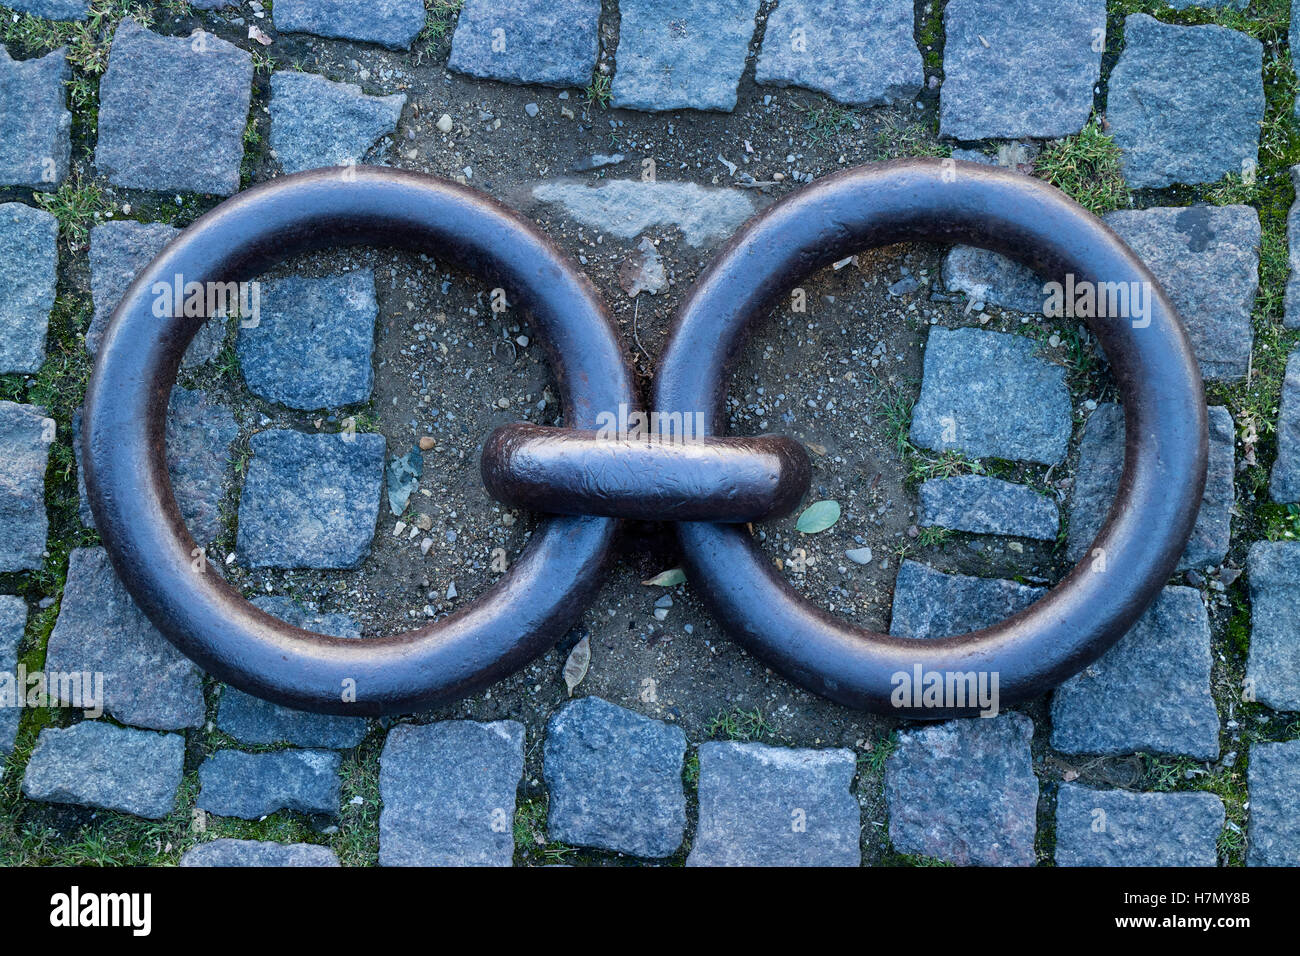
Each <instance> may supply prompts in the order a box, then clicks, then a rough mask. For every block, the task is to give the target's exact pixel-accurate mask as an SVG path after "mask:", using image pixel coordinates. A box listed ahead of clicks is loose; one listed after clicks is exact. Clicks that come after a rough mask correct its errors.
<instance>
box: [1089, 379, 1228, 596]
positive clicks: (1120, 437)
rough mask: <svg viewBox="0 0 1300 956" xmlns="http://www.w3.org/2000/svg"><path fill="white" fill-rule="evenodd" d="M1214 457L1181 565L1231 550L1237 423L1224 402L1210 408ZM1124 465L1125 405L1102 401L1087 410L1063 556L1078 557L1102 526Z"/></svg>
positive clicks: (1217, 560) (1203, 563) (1200, 563)
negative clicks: (1234, 452) (1229, 548)
mask: <svg viewBox="0 0 1300 956" xmlns="http://www.w3.org/2000/svg"><path fill="white" fill-rule="evenodd" d="M1208 414H1209V422H1210V457H1209V462H1208V466H1207V469H1206V473H1205V494H1204V496H1203V497H1202V498H1201V510H1200V512H1199V513H1198V514H1197V516H1196V524H1195V526H1194V527H1193V528H1192V537H1191V539H1190V540H1188V542H1187V547H1186V548H1185V549H1184V551H1183V555H1182V557H1181V558H1179V559H1178V570H1180V571H1183V570H1186V569H1188V568H1205V567H1212V566H1216V565H1219V564H1222V563H1223V559H1224V558H1225V557H1227V554H1228V533H1229V530H1230V525H1231V522H1232V508H1233V504H1234V502H1235V500H1236V491H1235V489H1234V487H1233V473H1234V471H1235V464H1234V460H1233V449H1234V444H1235V441H1236V429H1235V427H1234V425H1233V423H1232V416H1231V415H1230V414H1228V410H1227V409H1226V408H1224V407H1223V406H1221V405H1212V406H1211V407H1210V408H1209V409H1208ZM1123 470H1124V409H1123V408H1122V407H1120V406H1119V405H1117V404H1115V403H1114V402H1103V403H1102V404H1100V405H1098V406H1097V408H1096V409H1095V410H1094V411H1093V412H1092V414H1090V415H1089V416H1088V421H1087V423H1086V424H1085V425H1084V426H1083V438H1082V439H1080V441H1079V467H1078V470H1077V471H1076V472H1075V476H1074V489H1073V491H1072V492H1071V494H1070V512H1069V513H1070V526H1069V529H1068V530H1067V532H1066V537H1065V556H1066V557H1067V558H1068V559H1069V560H1070V561H1079V560H1080V559H1081V558H1083V556H1084V555H1085V554H1087V553H1088V548H1089V547H1090V546H1091V545H1092V541H1093V539H1094V538H1096V537H1097V532H1098V531H1100V530H1101V525H1102V522H1103V521H1105V520H1106V514H1107V513H1108V512H1109V511H1110V503H1111V502H1112V501H1114V500H1115V493H1116V492H1117V491H1118V490H1119V477H1120V473H1121V472H1122V471H1123Z"/></svg>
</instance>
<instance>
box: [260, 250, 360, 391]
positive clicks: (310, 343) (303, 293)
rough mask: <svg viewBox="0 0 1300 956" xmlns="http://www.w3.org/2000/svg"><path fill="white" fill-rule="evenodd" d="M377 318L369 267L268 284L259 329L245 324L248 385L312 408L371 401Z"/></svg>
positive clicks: (293, 277) (298, 277) (287, 279)
mask: <svg viewBox="0 0 1300 956" xmlns="http://www.w3.org/2000/svg"><path fill="white" fill-rule="evenodd" d="M378 315H379V306H378V305H377V304H376V302H375V276H374V273H373V272H372V271H371V270H370V269H356V270H354V271H352V272H345V273H343V274H341V275H333V276H326V277H324V278H320V279H315V278H304V277H300V276H290V277H288V278H284V279H277V280H275V281H273V282H264V283H262V301H261V313H260V316H259V320H258V322H257V324H256V325H251V324H246V323H243V322H241V323H240V327H239V338H238V351H239V364H240V367H241V369H242V370H243V373H244V381H245V382H247V383H248V387H249V389H250V390H252V391H253V392H254V393H256V394H258V395H260V396H262V397H263V398H266V399H269V400H271V401H273V402H279V403H280V404H282V405H287V406H288V407H290V408H298V409H304V410H307V411H310V410H313V409H317V408H336V407H338V406H340V405H352V404H354V403H356V402H364V401H366V400H368V399H369V398H370V389H371V388H372V387H373V385H374V379H375V375H374V370H373V369H372V368H371V365H370V356H371V353H372V352H373V351H374V348H375V318H376V316H378Z"/></svg>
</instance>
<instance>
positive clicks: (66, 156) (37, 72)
mask: <svg viewBox="0 0 1300 956" xmlns="http://www.w3.org/2000/svg"><path fill="white" fill-rule="evenodd" d="M67 54H68V48H67V47H59V48H58V49H57V50H54V51H53V52H51V53H47V54H45V56H42V57H32V58H31V59H30V60H14V59H12V58H10V56H9V51H8V50H7V49H5V48H4V47H3V46H0V186H26V187H28V188H31V189H36V190H50V191H52V190H55V189H58V188H59V185H60V184H61V183H62V182H63V180H64V179H65V178H67V175H68V164H69V163H70V162H71V159H72V114H71V113H70V112H68V107H67V98H66V95H65V93H64V83H65V82H66V81H67V80H69V79H70V78H71V76H72V72H71V70H69V68H68V59H67Z"/></svg>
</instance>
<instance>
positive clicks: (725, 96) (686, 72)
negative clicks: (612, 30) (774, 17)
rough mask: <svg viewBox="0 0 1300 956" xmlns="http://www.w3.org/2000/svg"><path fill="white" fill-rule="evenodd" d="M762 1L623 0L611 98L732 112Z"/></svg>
mask: <svg viewBox="0 0 1300 956" xmlns="http://www.w3.org/2000/svg"><path fill="white" fill-rule="evenodd" d="M758 6H759V0H619V4H618V11H619V16H620V26H619V36H618V49H617V51H616V52H615V60H616V62H617V68H616V70H615V72H614V82H613V84H612V88H611V92H612V95H613V100H612V102H613V105H614V106H616V107H618V108H620V109H632V110H646V111H655V110H677V109H695V110H721V111H722V112H724V113H730V112H731V111H732V110H733V109H735V106H736V88H737V86H739V84H740V75H741V73H742V72H744V69H745V56H746V54H747V52H748V50H749V42H750V40H752V39H753V37H754V17H755V15H756V14H757V13H758Z"/></svg>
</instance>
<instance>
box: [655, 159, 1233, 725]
mask: <svg viewBox="0 0 1300 956" xmlns="http://www.w3.org/2000/svg"><path fill="white" fill-rule="evenodd" d="M918 241H926V242H942V243H966V244H969V245H974V246H980V247H983V248H986V249H992V250H995V251H997V252H1000V253H1003V254H1004V255H1007V256H1009V257H1011V258H1012V259H1015V260H1017V261H1019V262H1021V263H1023V264H1025V265H1027V266H1030V267H1031V268H1033V269H1035V270H1036V271H1038V272H1039V273H1040V274H1041V275H1043V276H1044V277H1045V278H1046V279H1051V280H1057V281H1063V279H1064V276H1065V275H1066V274H1067V273H1073V274H1074V276H1075V279H1076V282H1081V281H1089V282H1145V283H1149V284H1150V285H1149V288H1150V289H1151V290H1152V297H1151V312H1150V324H1149V325H1147V326H1146V327H1142V328H1137V327H1134V324H1133V323H1131V321H1130V320H1128V319H1126V318H1120V317H1109V318H1098V319H1095V320H1090V321H1089V322H1088V325H1089V327H1090V328H1091V330H1092V332H1093V333H1094V334H1095V335H1096V336H1097V338H1098V339H1099V340H1100V342H1101V345H1102V347H1103V349H1104V351H1105V353H1106V356H1107V358H1108V359H1109V361H1110V367H1111V371H1112V372H1113V374H1114V376H1115V379H1116V381H1117V383H1118V385H1119V388H1120V390H1121V392H1122V395H1123V404H1124V409H1125V421H1126V446H1125V458H1124V472H1123V477H1122V478H1121V481H1120V487H1119V492H1118V494H1117V496H1116V498H1115V502H1114V504H1113V506H1112V507H1111V510H1110V512H1109V514H1108V516H1107V518H1106V521H1105V524H1104V525H1103V526H1102V529H1101V531H1100V533H1099V534H1098V535H1097V537H1096V539H1095V540H1094V542H1093V544H1092V548H1091V549H1090V554H1089V555H1088V556H1087V557H1085V559H1084V560H1083V561H1082V562H1081V563H1080V564H1079V565H1078V566H1076V567H1075V568H1074V569H1073V570H1071V571H1070V573H1069V574H1068V575H1067V576H1066V577H1065V578H1064V580H1062V581H1061V582H1060V583H1059V584H1058V585H1057V586H1056V587H1055V588H1053V589H1052V590H1051V591H1050V592H1049V593H1048V594H1047V595H1045V596H1044V597H1043V598H1042V599H1041V600H1039V601H1037V602H1036V603H1035V604H1033V605H1032V606H1031V607H1029V608H1027V609H1026V610H1024V611H1022V612H1020V613H1019V614H1016V615H1015V616H1013V617H1010V618H1008V619H1006V620H1005V621H1002V622H1001V623H1000V624H997V625H994V626H993V627H989V628H985V629H983V630H979V631H974V632H972V633H970V634H967V635H959V636H951V637H944V638H940V639H937V640H909V639H905V638H899V637H893V636H890V635H887V634H878V633H874V632H872V631H869V630H866V629H864V628H859V627H855V626H852V625H849V624H846V623H844V622H842V621H839V620H837V619H836V618H834V617H832V616H831V615H829V614H827V613H825V612H823V611H821V610H820V609H818V608H816V607H814V606H812V605H810V604H809V603H807V602H806V601H804V600H803V599H802V598H801V597H800V596H799V595H798V594H797V593H796V592H795V591H794V589H793V588H791V587H790V585H789V584H787V583H786V581H785V579H784V578H782V577H781V576H780V575H779V574H778V573H777V572H776V571H775V569H774V567H773V565H772V562H771V561H770V560H769V559H768V558H767V557H765V556H764V554H763V553H762V552H761V551H760V550H759V548H758V547H757V546H756V545H755V543H754V542H753V540H752V538H751V537H750V536H749V535H748V534H747V533H746V532H745V531H744V530H742V529H741V528H739V527H737V526H734V525H724V524H705V523H694V522H683V523H681V524H679V525H678V526H677V532H678V536H679V538H680V541H681V544H682V549H683V552H684V558H685V563H686V566H687V571H688V573H689V575H690V579H691V582H692V584H693V586H694V587H696V588H697V589H698V590H699V591H700V592H701V593H702V595H703V597H704V599H705V601H706V603H707V604H708V605H709V607H710V608H711V609H712V611H713V613H714V614H715V615H716V616H717V617H718V619H719V620H720V621H721V622H722V624H723V625H724V626H725V627H726V628H727V630H728V631H729V632H730V633H731V635H732V636H733V637H734V638H735V639H736V640H737V641H738V642H739V643H741V644H742V645H744V646H745V647H747V648H748V649H749V650H751V651H752V652H753V653H754V654H756V655H757V656H758V657H760V658H762V659H763V660H764V661H766V662H767V663H768V664H770V665H771V666H772V667H773V668H774V669H776V670H777V671H779V672H781V673H782V674H784V675H786V676H787V677H789V678H791V679H792V680H794V681H796V682H798V683H799V684H802V685H803V686H804V687H807V688H808V689H810V690H812V691H814V692H816V693H818V694H821V695H823V696H826V697H829V698H831V699H833V700H836V701H839V702H840V703H843V704H846V705H848V706H851V707H858V708H866V709H869V710H873V711H877V712H881V713H893V714H901V715H904V716H910V717H917V718H927V719H929V718H942V717H951V716H963V715H971V714H974V713H977V712H980V711H981V710H982V709H983V708H981V707H979V706H964V707H963V706H954V701H953V700H952V699H949V698H946V697H941V698H940V702H939V704H938V705H937V706H930V705H929V704H927V703H926V702H924V701H922V700H920V698H919V690H920V689H919V688H913V687H911V686H910V685H911V684H912V682H913V681H914V680H916V679H917V678H921V679H925V680H927V681H928V680H929V679H930V678H931V676H932V675H937V676H938V677H939V679H940V680H941V681H942V680H944V678H945V676H946V675H958V681H957V682H955V686H969V685H963V684H962V682H961V678H963V677H964V676H965V675H972V674H973V675H976V676H977V677H978V676H979V675H984V676H985V677H991V675H997V680H998V685H997V686H998V703H999V704H1000V706H1003V707H1005V706H1007V705H1010V704H1014V703H1016V702H1018V701H1022V700H1026V699H1029V698H1033V697H1036V696H1037V695H1039V694H1041V693H1043V692H1045V691H1047V690H1048V689H1050V688H1051V687H1053V686H1055V685H1056V684H1058V683H1060V682H1061V681H1063V680H1065V679H1066V678H1068V677H1070V676H1071V675H1073V674H1076V673H1078V672H1079V671H1080V670H1082V669H1083V668H1084V667H1086V666H1087V665H1088V664H1089V663H1091V662H1092V661H1094V660H1096V659H1097V658H1098V657H1100V656H1101V654H1102V653H1103V652H1105V650H1106V649H1107V648H1109V647H1110V646H1111V645H1112V644H1114V643H1115V641H1117V640H1119V638H1120V637H1122V636H1123V635H1124V634H1125V633H1126V632H1127V631H1128V629H1129V628H1130V627H1131V626H1132V624H1133V623H1134V622H1135V621H1136V620H1137V619H1138V617H1139V616H1140V615H1141V614H1142V613H1143V612H1144V611H1145V610H1146V608H1147V607H1148V606H1149V605H1150V604H1151V602H1152V601H1153V600H1154V599H1155V597H1156V595H1157V594H1158V593H1159V591H1160V588H1161V587H1162V586H1163V585H1164V584H1165V582H1166V581H1167V580H1168V579H1169V576H1170V575H1171V574H1172V573H1173V570H1174V567H1175V565H1176V563H1177V561H1178V558H1179V555H1180V554H1181V553H1182V551H1183V548H1184V547H1185V545H1186V543H1187V540H1188V537H1189V536H1190V534H1191V530H1192V526H1193V523H1194V522H1195V519H1196V515H1197V512H1198V510H1199V508H1200V501H1201V495H1202V491H1203V487H1204V482H1205V467H1206V449H1207V431H1206V408H1205V400H1204V397H1203V395H1202V389H1201V376H1200V372H1199V370H1198V367H1197V364H1196V360H1195V358H1194V356H1193V354H1192V350H1191V346H1190V344H1189V343H1188V339H1187V336H1186V334H1185V333H1184V331H1183V328H1182V325H1181V322H1180V320H1179V318H1178V316H1177V313H1176V311H1175V309H1174V307H1173V305H1172V304H1171V303H1170V301H1169V299H1168V297H1167V296H1166V295H1165V293H1164V292H1163V290H1161V289H1160V286H1159V283H1157V282H1156V280H1155V278H1154V277H1153V276H1152V275H1151V273H1150V272H1149V271H1148V270H1147V268H1146V267H1145V266H1144V265H1143V264H1142V262H1141V261H1140V260H1139V259H1138V257H1137V256H1136V255H1135V254H1134V253H1133V252H1132V251H1131V250H1129V248H1128V247H1127V246H1125V245H1124V244H1123V243H1122V242H1121V241H1120V240H1119V238H1118V237H1117V236H1116V235H1115V234H1114V233H1113V232H1111V230H1110V229H1108V228H1107V227H1106V226H1105V225H1104V224H1102V223H1101V222H1100V221H1099V220H1098V219H1096V218H1095V217H1093V216H1092V215H1090V214H1089V213H1088V212H1086V211H1085V210H1084V209H1083V208H1081V207H1080V206H1078V205H1077V204H1075V203H1074V202H1073V201H1071V200H1070V199H1068V198H1067V197H1066V196H1065V195H1064V194H1062V193H1060V192H1059V191H1057V190H1055V189H1054V188H1052V187H1050V186H1048V185H1047V184H1045V183H1042V182H1040V181H1037V180H1035V179H1032V178H1030V177H1027V176H1023V175H1020V174H1018V173H1013V172H1010V171H1006V170H1000V169H996V168H990V167H986V166H979V165H974V164H970V163H955V162H953V161H952V160H946V161H939V160H902V161H898V162H893V163H882V164H876V165H872V166H865V167H858V168H855V169H850V170H845V171H844V172H841V173H838V174H835V175H832V176H828V177H826V178H825V179H822V180H820V181H818V182H817V183H815V184H813V185H812V186H810V187H808V188H805V189H803V190H800V191H799V192H797V193H795V194H793V195H791V196H789V197H788V198H786V199H784V200H782V201H781V202H778V203H776V204H775V205H774V206H772V207H770V208H769V209H768V210H766V211H765V212H764V213H763V214H762V215H760V216H759V217H757V218H756V219H754V220H751V221H750V222H749V223H748V224H747V225H746V226H745V227H744V228H743V229H742V230H741V231H740V232H739V233H738V234H737V235H736V236H735V237H733V239H732V240H731V241H730V242H729V243H728V245H727V246H726V248H725V249H724V250H723V251H722V252H721V253H720V254H719V255H718V256H717V258H715V259H714V261H713V263H712V264H711V265H710V266H709V268H708V269H707V271H706V272H705V273H704V274H703V275H702V276H701V277H700V279H699V280H698V281H697V282H696V284H695V287H694V288H693V289H692V291H691V294H690V296H689V297H688V298H687V300H686V301H685V303H683V305H682V306H681V309H680V311H679V313H678V317H677V321H676V325H675V327H674V329H673V331H672V334H671V337H670V339H669V342H668V345H667V347H666V349H665V352H664V357H663V360H662V363H661V366H660V370H659V373H658V376H657V378H656V386H655V393H654V394H655V398H654V402H653V408H654V410H655V411H657V412H659V413H660V414H664V413H668V414H674V413H682V414H691V413H694V412H697V411H703V412H705V413H706V418H707V420H708V422H709V427H710V430H711V431H712V432H714V433H719V432H721V431H723V430H724V428H725V417H724V413H725V396H726V389H727V382H728V379H729V377H730V373H731V370H732V368H733V365H734V362H735V359H736V357H737V355H738V354H739V352H740V349H741V348H742V346H743V344H744V339H745V334H746V331H747V330H748V328H749V327H750V326H751V325H752V324H753V323H754V322H755V321H756V320H758V319H760V318H761V317H762V316H764V315H766V314H767V313H768V312H769V311H770V310H771V309H772V308H773V306H774V305H775V304H776V302H777V301H778V299H779V298H780V297H782V296H784V295H785V294H787V292H788V291H789V289H790V288H791V287H792V286H793V285H794V284H795V283H797V282H798V281H799V280H800V279H802V278H803V277H804V276H806V275H808V274H809V273H811V272H813V271H814V270H816V269H819V268H823V267H825V266H827V265H829V264H830V263H832V262H834V261H836V260H838V259H840V258H841V257H843V256H845V255H848V254H850V253H856V252H860V251H862V250H865V249H870V248H874V247H879V246H885V245H889V244H892V243H897V242H918ZM900 675H906V676H905V677H903V678H900ZM905 685H907V689H908V691H909V695H908V696H906V697H903V696H902V695H900V694H898V693H897V692H898V691H899V690H900V689H902V688H903V687H904V686H905ZM913 691H914V692H915V693H913ZM900 698H901V703H900Z"/></svg>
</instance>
